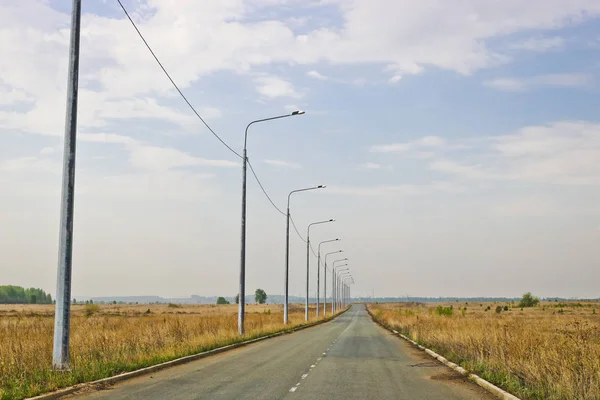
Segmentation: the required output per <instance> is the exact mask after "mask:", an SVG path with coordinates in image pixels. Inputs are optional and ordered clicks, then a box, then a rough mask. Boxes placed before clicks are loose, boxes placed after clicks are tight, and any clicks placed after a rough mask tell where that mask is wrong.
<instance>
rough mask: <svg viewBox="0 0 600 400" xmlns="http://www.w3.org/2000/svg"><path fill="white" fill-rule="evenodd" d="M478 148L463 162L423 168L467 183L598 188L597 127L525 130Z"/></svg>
mask: <svg viewBox="0 0 600 400" xmlns="http://www.w3.org/2000/svg"><path fill="white" fill-rule="evenodd" d="M481 143H482V145H481V146H480V147H479V148H476V149H473V150H474V151H473V152H471V154H470V156H469V157H464V156H463V157H461V160H460V161H459V160H453V159H448V158H445V159H437V160H434V161H432V162H431V163H430V164H429V167H430V169H432V170H434V171H438V172H442V173H444V174H450V175H454V176H456V177H459V178H462V179H470V180H480V181H486V180H487V181H499V180H503V181H523V182H537V183H544V184H554V185H557V184H558V185H580V186H581V185H583V186H587V185H594V186H596V185H600V164H599V163H598V162H597V160H600V124H597V123H592V122H583V121H579V122H577V121H575V122H555V123H552V124H548V125H537V126H529V127H525V128H522V129H519V130H518V131H517V132H515V133H512V134H507V135H500V136H494V137H491V138H488V140H486V141H482V142H481Z"/></svg>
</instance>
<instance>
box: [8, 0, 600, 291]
mask: <svg viewBox="0 0 600 400" xmlns="http://www.w3.org/2000/svg"><path fill="white" fill-rule="evenodd" d="M124 5H125V6H126V7H127V8H128V10H129V11H130V13H131V15H132V17H133V19H134V20H135V22H136V23H137V24H138V27H139V29H140V31H141V32H142V34H143V35H144V36H145V38H146V39H147V41H148V43H149V44H150V46H151V47H152V48H153V50H154V51H155V53H156V55H157V56H158V57H159V58H160V60H161V61H162V62H163V64H164V66H165V68H166V69H167V70H168V71H169V73H170V74H171V75H172V77H173V79H174V81H175V82H176V83H177V84H178V85H179V86H180V88H181V89H182V91H183V92H184V93H185V95H186V96H187V97H188V99H189V101H190V102H191V103H192V104H193V105H194V107H195V108H196V109H197V110H198V112H199V113H200V115H202V117H203V118H205V120H206V121H207V122H208V124H209V125H210V126H211V127H212V129H213V130H214V131H215V132H217V134H218V135H220V137H221V138H222V139H223V140H224V141H225V142H226V143H227V144H228V145H230V146H231V147H232V148H233V149H234V150H235V151H236V152H238V153H239V152H241V150H242V147H243V140H244V129H245V127H246V125H247V124H248V123H249V122H250V121H253V120H256V119H261V118H267V117H271V116H277V115H282V114H287V113H290V112H291V111H293V110H297V109H301V110H305V111H306V114H304V115H302V116H297V117H291V118H285V119H280V120H277V121H270V122H264V123H260V124H255V125H253V126H252V127H251V128H250V129H249V134H248V157H249V160H250V162H251V163H252V166H253V167H254V170H255V171H256V174H257V175H258V177H259V179H260V181H261V183H262V184H263V186H264V188H265V190H266V191H267V192H268V193H269V195H270V197H271V198H272V200H273V202H274V203H275V205H277V207H278V208H280V209H282V210H284V211H285V207H286V201H287V196H288V193H289V192H290V191H292V190H295V189H300V188H306V187H311V186H314V185H321V184H323V185H327V188H325V189H320V190H314V191H310V192H304V193H297V194H294V195H293V196H292V197H291V203H290V209H291V214H292V216H293V218H294V221H295V222H296V225H297V227H298V230H299V232H300V234H301V235H302V237H304V238H306V234H307V225H308V224H309V223H312V222H317V221H322V220H328V219H330V218H335V219H336V221H335V222H332V223H326V224H320V225H316V226H313V227H312V228H311V234H310V236H311V237H310V240H311V242H312V244H313V248H314V250H315V251H317V247H318V243H319V242H321V241H325V240H330V239H334V238H338V237H339V238H341V241H340V242H335V243H327V244H323V245H322V246H321V250H322V253H328V252H334V251H337V250H343V251H344V253H341V254H339V255H338V254H332V255H330V256H329V258H328V260H329V262H330V263H331V261H333V260H335V259H338V258H344V257H347V258H348V259H349V260H348V266H349V268H350V269H351V273H352V276H353V278H354V281H355V285H354V286H353V288H352V293H353V294H354V295H365V296H366V295H371V294H372V293H373V292H374V293H375V295H376V296H407V295H411V296H519V295H521V294H522V293H524V292H527V291H532V292H533V293H534V294H537V295H539V296H564V297H580V298H590V297H599V296H600V291H599V290H598V284H597V283H598V282H599V281H600V268H598V267H599V264H600V246H599V245H598V243H600V209H599V208H598V204H599V200H600V162H599V161H600V119H599V117H600V113H599V106H600V97H599V94H600V90H599V89H600V86H599V82H600V24H599V22H600V21H599V19H600V2H599V1H598V0H571V1H569V2H566V1H563V0H529V1H521V0H503V1H495V0H486V1H479V0H459V1H452V2H450V1H445V0H423V1H419V2H415V1H410V0H303V1H298V0H218V1H217V0H214V1H213V0H206V1H192V0H178V1H174V0H126V1H124ZM70 12H71V2H70V1H67V0H18V1H16V0H0V193H1V196H0V284H14V285H21V286H27V287H31V286H33V287H41V288H43V289H45V290H47V291H50V292H51V293H53V294H54V293H55V288H56V273H57V260H58V227H59V214H60V212H59V211H60V196H61V193H60V188H61V174H62V157H63V143H64V131H65V111H66V85H67V63H68V54H69V49H68V46H69V32H70ZM80 68H81V70H80V80H79V90H80V92H79V94H80V98H79V112H78V136H77V164H76V165H77V171H76V189H75V221H74V252H73V283H72V293H73V294H74V296H75V297H77V296H78V295H79V296H111V295H161V296H167V297H185V296H188V295H191V294H197V295H206V296H209V295H224V296H233V295H235V294H236V293H237V290H238V285H239V265H240V216H241V177H242V168H241V167H242V163H241V160H240V159H239V158H238V157H237V156H236V155H235V154H233V153H231V152H230V151H229V150H228V149H227V148H226V147H224V146H223V145H222V144H221V143H220V142H219V141H218V140H217V139H216V138H215V137H214V136H213V135H212V134H211V133H210V132H209V131H208V130H207V128H206V127H205V126H204V125H202V123H201V121H200V120H199V119H198V118H197V117H196V116H195V115H194V114H193V113H192V112H191V110H190V109H189V108H187V105H186V104H185V102H184V101H183V100H182V99H181V97H180V96H179V95H178V93H177V92H176V91H175V89H174V88H173V87H172V86H171V83H170V82H169V80H168V79H167V78H166V77H165V75H164V74H163V72H162V71H161V70H160V68H159V67H158V65H157V64H156V62H155V61H154V60H153V58H152V56H151V54H150V53H149V52H148V50H147V49H146V48H145V47H144V44H143V42H142V41H141V40H140V38H139V37H138V36H137V34H136V32H135V30H134V29H133V27H132V26H131V24H130V23H129V21H128V20H127V19H126V17H125V15H124V13H123V12H122V10H121V9H120V7H119V5H118V3H117V1H116V0H103V1H84V2H83V19H82V30H81V58H80ZM248 179H249V180H248V211H247V212H248V214H247V262H246V268H247V270H246V279H247V280H246V287H247V289H246V291H247V293H253V292H254V290H255V289H256V288H263V289H264V290H265V291H266V292H267V294H281V293H282V292H283V286H284V266H285V264H284V262H285V226H286V224H285V217H284V216H283V215H281V214H280V213H279V212H278V211H277V210H276V209H275V208H274V207H273V206H272V205H271V203H270V202H269V201H268V200H267V198H266V197H265V196H264V194H263V192H262V191H261V189H260V187H259V186H258V184H257V183H256V181H255V180H254V177H253V176H252V175H250V174H249V175H248ZM310 262H311V271H310V274H311V275H310V292H311V295H314V293H315V290H316V286H315V281H316V264H317V262H316V258H315V257H314V256H312V255H311V257H310ZM338 264H339V263H338ZM305 277H306V244H305V243H304V242H303V241H302V240H301V238H300V237H299V236H298V235H297V234H296V233H295V232H294V230H292V231H291V238H290V293H291V294H293V295H304V293H305V292H304V291H305ZM322 279H323V276H322V271H321V280H322ZM328 281H329V282H331V278H329V279H328Z"/></svg>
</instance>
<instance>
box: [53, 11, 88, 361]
mask: <svg viewBox="0 0 600 400" xmlns="http://www.w3.org/2000/svg"><path fill="white" fill-rule="evenodd" d="M80 34H81V0H73V8H72V10H71V42H70V48H69V75H68V78H67V79H68V83H67V113H66V118H65V143H64V146H65V147H64V154H63V176H62V198H61V207H60V231H59V242H58V273H57V284H56V311H55V314H54V347H53V349H52V366H53V368H56V369H68V368H69V334H70V327H71V319H70V315H71V270H72V261H73V205H74V201H75V155H76V142H77V98H78V89H79V47H80V46H79V42H80V40H79V39H80Z"/></svg>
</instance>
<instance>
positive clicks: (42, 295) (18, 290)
mask: <svg viewBox="0 0 600 400" xmlns="http://www.w3.org/2000/svg"><path fill="white" fill-rule="evenodd" d="M0 304H52V296H50V293H46V292H45V291H43V290H42V289H36V288H29V289H25V288H22V287H21V286H12V285H6V286H0Z"/></svg>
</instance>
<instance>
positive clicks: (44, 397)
mask: <svg viewBox="0 0 600 400" xmlns="http://www.w3.org/2000/svg"><path fill="white" fill-rule="evenodd" d="M351 307H352V306H350V307H347V308H346V309H345V310H343V311H341V312H340V313H339V314H336V315H333V316H330V317H328V318H324V319H322V320H320V321H315V322H311V323H308V324H305V325H300V326H297V327H295V328H291V329H285V330H282V331H279V332H276V333H272V334H269V335H265V336H260V337H257V338H254V339H250V340H244V341H243V342H238V343H233V344H229V345H227V346H222V347H217V348H216V349H212V350H208V351H203V352H201V353H196V354H192V355H189V356H184V357H180V358H176V359H174V360H171V361H165V362H163V363H160V364H156V365H151V366H149V367H145V368H141V369H136V370H134V371H129V372H124V373H122V374H119V375H114V376H109V377H108V378H102V379H98V380H95V381H90V382H83V383H78V384H76V385H73V386H68V387H66V388H62V389H58V390H56V391H54V392H48V393H43V394H40V395H38V396H35V397H29V398H27V399H26V400H54V399H60V398H61V397H64V396H67V395H70V394H73V393H75V392H78V391H80V390H82V389H89V388H94V387H95V388H98V387H101V386H104V385H113V384H115V383H117V382H122V381H125V380H128V379H132V378H136V377H138V376H142V375H146V374H149V373H152V372H156V371H160V370H162V369H166V368H169V367H174V366H176V365H181V364H186V363H188V362H191V361H196V360H200V359H202V358H206V357H210V356H214V355H216V354H220V353H224V352H226V351H229V350H233V349H237V348H240V347H244V346H247V345H249V344H253V343H257V342H261V341H263V340H267V339H271V338H274V337H278V336H283V335H287V334H291V333H294V332H298V331H301V330H304V329H307V328H312V327H314V326H317V325H321V324H324V323H327V322H330V321H333V320H334V319H336V318H337V317H339V316H340V315H342V314H344V313H345V312H346V311H348V310H349V309H350V308H351Z"/></svg>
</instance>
